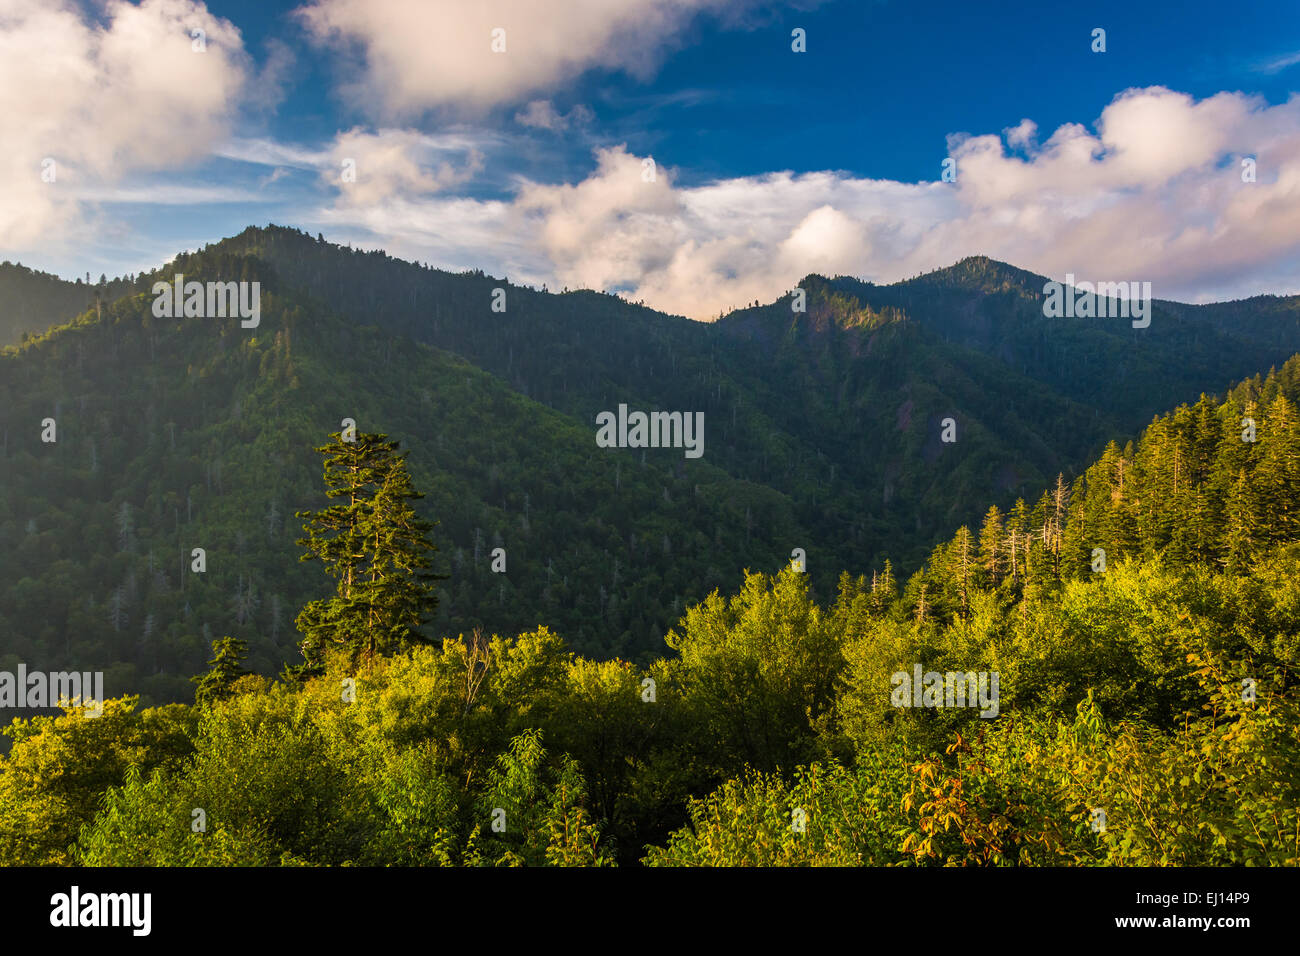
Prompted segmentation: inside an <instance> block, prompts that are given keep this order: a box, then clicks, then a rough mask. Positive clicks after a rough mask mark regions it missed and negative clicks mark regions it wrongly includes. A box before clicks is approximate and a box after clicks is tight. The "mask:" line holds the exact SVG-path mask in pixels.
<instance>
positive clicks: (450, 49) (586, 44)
mask: <svg viewBox="0 0 1300 956" xmlns="http://www.w3.org/2000/svg"><path fill="white" fill-rule="evenodd" d="M759 6H760V3H759V2H758V0H475V2H474V3H463V2H458V0H426V2H423V3H411V2H409V0H311V2H310V3H308V4H306V5H305V6H303V7H301V8H299V10H298V11H297V13H298V16H299V18H300V20H301V22H302V23H303V24H304V25H305V27H306V29H307V31H308V34H309V35H310V36H311V37H312V38H314V39H315V40H316V41H317V42H318V43H321V44H325V45H329V46H331V47H333V48H335V49H337V50H339V51H341V52H351V53H353V54H355V56H356V58H357V59H358V61H359V65H360V68H361V79H360V81H359V82H357V83H355V84H353V85H352V86H350V87H348V88H347V92H348V94H349V95H350V97H351V98H352V100H353V102H354V103H355V104H356V105H357V106H358V107H360V108H362V109H363V110H365V111H366V112H367V113H368V114H369V115H377V116H381V117H383V118H385V119H392V118H398V117H409V116H412V115H417V114H419V113H422V112H423V111H425V110H427V109H429V108H431V107H438V106H455V107H458V108H465V107H473V108H480V109H482V108H486V107H491V106H496V105H498V104H501V103H511V102H515V101H517V100H519V99H521V98H523V97H525V96H527V95H528V94H530V93H533V92H536V91H539V90H546V89H550V88H553V87H555V86H556V85H558V84H561V83H564V82H566V81H569V80H572V79H574V78H575V77H577V76H579V75H580V74H582V73H583V72H585V71H586V70H589V69H593V68H602V67H603V68H606V69H614V70H623V71H625V72H627V73H629V74H632V75H634V76H638V77H645V76H648V75H649V74H650V73H651V71H652V70H653V69H654V68H655V67H656V66H657V65H658V62H659V60H660V58H661V57H662V56H663V55H664V53H665V52H666V51H667V50H669V49H671V48H672V47H673V45H674V44H676V43H679V42H681V41H682V38H683V35H684V33H685V31H686V29H687V27H689V26H690V24H691V23H692V22H693V21H694V19H695V18H696V17H697V16H698V15H700V14H702V13H711V14H715V15H718V16H721V17H725V18H727V19H728V20H729V21H737V20H738V19H739V18H743V17H744V16H746V15H747V14H749V13H750V12H751V11H753V10H755V9H756V8H758V7H759ZM495 30H501V31H504V34H498V38H499V42H498V49H500V48H501V43H502V42H503V43H504V52H494V50H493V31H495Z"/></svg>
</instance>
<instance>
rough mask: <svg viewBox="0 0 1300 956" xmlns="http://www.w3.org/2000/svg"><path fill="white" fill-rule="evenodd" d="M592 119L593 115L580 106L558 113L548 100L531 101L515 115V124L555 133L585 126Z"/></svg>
mask: <svg viewBox="0 0 1300 956" xmlns="http://www.w3.org/2000/svg"><path fill="white" fill-rule="evenodd" d="M594 119H595V114H594V113H593V112H592V111H591V110H590V109H588V108H587V107H585V106H583V105H581V104H579V105H577V106H575V107H574V108H573V109H571V110H569V112H568V113H560V112H558V111H557V110H556V109H555V105H554V104H553V103H551V101H550V100H533V101H532V102H531V103H529V104H528V105H527V106H526V107H524V108H523V109H522V110H520V111H519V112H518V113H516V114H515V122H516V123H519V124H520V125H521V126H531V127H533V128H535V129H546V130H552V131H557V132H558V131H559V130H565V129H568V128H569V127H570V126H585V125H586V124H588V123H590V122H591V121H592V120H594Z"/></svg>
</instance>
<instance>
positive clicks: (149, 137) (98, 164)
mask: <svg viewBox="0 0 1300 956" xmlns="http://www.w3.org/2000/svg"><path fill="white" fill-rule="evenodd" d="M193 30H202V31H203V32H204V35H205V42H206V50H205V51H204V52H194V50H193V48H192V31H193ZM249 73H250V62H249V58H248V56H247V55H246V53H245V52H244V49H243V43H242V39H241V37H240V34H239V31H238V30H237V29H235V27H234V26H232V25H231V24H230V23H229V22H228V21H226V20H223V19H219V18H217V17H214V16H213V15H212V14H210V13H209V12H208V11H207V9H206V7H204V6H203V4H201V3H195V2H192V0H143V2H142V3H140V4H139V5H135V4H131V3H126V2H123V0H109V2H108V3H106V4H104V5H103V8H102V13H101V14H100V15H99V16H96V17H95V18H93V19H92V18H90V17H88V16H87V15H86V14H85V13H84V11H83V10H82V8H81V7H80V6H78V5H77V4H76V3H75V2H73V0H0V143H3V147H0V237H2V238H0V243H3V245H4V247H5V248H21V247H23V246H25V245H27V244H30V243H34V242H36V241H38V240H39V241H42V242H45V243H50V242H57V241H59V240H60V239H65V238H67V237H70V236H72V235H76V234H82V233H84V232H85V231H86V229H87V228H88V226H87V221H86V220H87V217H91V216H93V214H94V210H93V209H91V208H88V207H87V206H86V205H85V200H86V199H87V198H88V197H90V196H92V195H93V194H94V193H95V191H96V190H104V189H107V188H108V187H110V186H111V185H112V184H114V183H116V182H119V181H120V180H122V179H123V178H124V177H125V176H127V175H128V174H130V173H133V172H137V171H143V170H157V169H167V168H173V167H176V166H178V165H181V164H184V163H187V162H189V161H192V160H195V159H198V158H201V157H203V156H205V155H206V154H207V153H208V152H209V151H210V150H211V148H212V146H213V144H214V143H216V142H218V141H219V140H220V139H221V138H223V137H224V136H226V135H227V130H228V126H229V123H230V121H231V118H232V114H233V111H234V108H235V106H236V103H237V100H238V99H239V97H240V95H241V93H242V92H243V90H244V88H245V84H246V81H247V79H248V76H249ZM47 159H48V160H52V161H53V163H54V165H53V166H52V167H50V166H49V165H48V164H45V163H44V161H45V160H47ZM43 169H52V170H53V173H54V177H53V179H54V181H53V182H46V181H43V180H42V171H43Z"/></svg>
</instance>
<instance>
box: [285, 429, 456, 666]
mask: <svg viewBox="0 0 1300 956" xmlns="http://www.w3.org/2000/svg"><path fill="white" fill-rule="evenodd" d="M330 437H331V438H333V439H334V441H333V442H332V443H330V444H328V445H324V446H322V447H320V448H317V449H316V451H317V452H319V453H320V454H321V455H323V456H324V457H325V486H326V492H325V494H326V497H327V498H330V499H333V500H334V501H335V503H334V504H331V505H329V506H327V507H325V508H323V509H321V510H319V511H314V512H313V511H303V512H298V513H297V516H298V517H300V518H307V519H308V521H307V523H306V524H304V525H303V530H304V531H305V532H306V533H307V537H306V538H303V539H300V540H299V542H298V544H299V545H301V546H302V547H305V548H306V549H307V553H306V554H304V555H303V556H302V558H301V560H303V561H310V560H320V561H321V563H322V564H323V565H324V566H325V570H326V573H328V574H329V575H330V576H331V577H332V578H333V579H334V582H335V593H334V595H333V596H332V597H329V598H324V599H321V600H317V601H312V602H311V603H309V604H308V605H307V606H306V607H305V608H303V610H302V613H300V614H299V615H298V618H297V625H298V629H299V630H300V631H301V632H302V633H303V636H304V637H303V641H302V644H301V645H300V646H301V650H302V655H303V658H304V659H305V660H306V667H305V671H306V672H307V673H312V672H314V671H316V670H317V669H318V668H319V666H320V664H321V663H322V660H323V657H324V652H325V650H326V649H327V648H329V647H341V648H345V649H347V650H348V651H349V653H350V654H351V655H352V658H353V660H354V661H355V660H356V659H357V658H358V657H359V656H360V655H361V654H363V653H364V654H365V655H367V656H373V655H374V654H375V652H376V651H381V652H382V651H386V650H389V649H391V648H393V647H396V646H400V645H402V644H404V643H410V642H416V643H421V642H425V641H426V638H425V637H424V636H423V635H422V634H421V633H420V628H421V626H422V625H423V624H424V623H425V622H426V621H427V620H428V618H429V617H430V616H431V615H432V614H433V612H434V611H435V610H436V609H437V605H438V598H437V593H436V591H435V590H434V587H433V584H432V582H433V581H435V580H440V579H441V578H442V577H444V576H442V575H435V574H432V573H430V572H429V571H428V569H429V567H430V566H431V565H430V554H431V552H434V551H436V550H437V548H436V547H435V546H434V545H433V543H432V542H431V541H430V540H429V537H428V535H429V532H430V531H432V530H433V528H434V527H435V524H433V523H432V522H428V521H425V520H424V519H422V518H420V517H419V516H418V515H417V514H416V513H415V511H414V509H413V508H412V507H411V504H410V502H411V501H414V500H417V499H419V498H421V497H423V495H421V494H419V493H418V492H416V491H415V489H414V487H413V485H412V483H411V477H410V474H409V472H408V471H407V467H406V455H405V454H402V453H399V452H398V447H399V443H398V442H396V441H390V440H389V439H388V436H386V435H381V434H368V433H358V434H357V435H356V436H355V437H354V439H352V440H348V441H344V440H343V437H342V435H341V433H339V432H335V433H334V434H333V435H331V436H330Z"/></svg>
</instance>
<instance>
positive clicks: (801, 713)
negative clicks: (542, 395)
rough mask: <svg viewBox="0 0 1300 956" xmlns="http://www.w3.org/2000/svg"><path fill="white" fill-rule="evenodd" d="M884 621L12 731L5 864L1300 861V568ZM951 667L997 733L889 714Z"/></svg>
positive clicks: (504, 650) (264, 688)
mask: <svg viewBox="0 0 1300 956" xmlns="http://www.w3.org/2000/svg"><path fill="white" fill-rule="evenodd" d="M1265 583H1267V584H1268V585H1269V586H1270V588H1271V590H1270V593H1271V599H1270V600H1269V601H1267V602H1260V601H1259V600H1258V596H1259V594H1260V591H1261V587H1262V586H1263V585H1264V584H1265ZM879 597H880V595H879V593H876V594H873V593H871V592H870V591H865V590H862V589H860V588H859V582H852V581H846V586H845V589H844V590H843V592H842V593H841V595H840V597H839V599H838V601H837V602H836V603H835V604H834V605H833V606H831V607H821V606H819V605H818V604H817V603H816V602H815V601H814V600H812V599H811V597H810V596H809V594H808V590H807V586H806V579H805V578H804V577H803V576H801V575H799V574H797V573H795V572H793V571H787V572H784V573H783V574H781V575H780V576H778V577H777V578H775V579H773V578H767V577H765V576H762V575H752V576H750V577H749V578H748V579H747V581H746V583H745V586H744V588H743V589H742V591H741V593H740V594H738V595H737V596H735V597H733V598H731V599H729V600H724V599H722V598H720V597H712V598H710V599H709V600H708V601H706V602H704V603H703V604H701V605H698V606H696V607H693V608H691V609H690V610H689V611H688V613H687V615H686V617H685V619H684V622H683V626H682V628H681V629H680V631H677V632H675V633H674V634H673V635H672V637H671V640H672V642H673V644H674V645H675V646H676V647H677V648H678V649H679V650H680V651H681V656H680V657H679V658H676V659H673V660H664V661H660V662H658V663H656V664H655V665H653V666H652V667H650V668H649V669H647V670H646V671H645V672H642V671H640V670H637V669H634V668H633V667H632V666H631V665H628V664H626V663H623V662H619V661H608V662H594V661H590V660H585V659H582V658H580V657H576V656H574V655H572V654H571V653H569V652H567V651H565V649H564V647H563V644H562V642H561V641H560V640H559V638H557V637H556V636H555V635H553V634H551V633H549V632H547V631H546V630H545V629H542V630H538V631H536V632H533V633H529V634H523V635H520V636H518V637H516V638H513V639H502V638H495V639H493V640H491V641H487V640H482V639H475V638H471V639H469V640H455V641H447V642H445V643H444V644H443V646H442V647H441V648H432V647H421V648H416V649H414V650H412V651H410V652H408V653H406V654H402V655H397V656H394V657H391V658H376V659H375V661H374V662H373V663H372V664H371V665H370V666H368V667H366V666H365V665H363V666H362V668H361V669H360V670H358V671H357V672H356V673H355V674H352V673H350V672H349V670H348V668H347V667H346V666H345V662H344V661H343V660H342V659H341V658H340V659H339V660H338V661H336V662H335V663H334V665H333V666H331V667H330V668H329V669H328V671H327V672H326V673H325V674H324V675H322V676H320V677H317V678H314V679H311V680H309V681H307V682H306V683H303V684H297V683H294V682H274V683H273V682H269V681H267V680H266V679H265V678H262V677H257V676H243V677H239V678H238V679H237V680H235V681H234V682H233V683H232V684H230V685H228V686H227V687H226V688H224V692H223V693H220V694H212V695H208V697H207V703H205V704H204V705H202V706H196V707H188V706H185V705H180V704H175V705H169V706H166V707H162V708H155V709H149V710H144V711H141V712H136V711H135V709H134V707H133V704H134V701H133V700H131V699H129V698H126V699H117V700H112V701H109V702H108V704H107V706H106V709H105V712H104V715H103V716H102V717H99V718H88V717H86V716H85V715H84V714H83V713H82V712H80V711H78V710H76V709H72V710H70V711H69V712H68V713H66V714H65V715H63V716H58V717H42V718H36V719H34V720H32V721H30V722H15V723H14V724H13V725H11V727H10V728H9V730H8V733H9V734H10V736H12V737H13V738H14V741H15V743H14V747H13V751H12V753H11V754H10V756H9V758H8V759H7V760H6V761H5V763H4V765H3V773H0V858H2V859H3V860H4V861H5V862H7V863H11V864H42V863H85V864H93V865H103V864H120V865H126V864H136V865H187V864H249V865H267V864H277V863H283V864H290V863H294V864H343V863H355V864H398V865H434V864H438V865H457V864H465V865H478V864H510V863H526V864H560V865H592V864H600V863H608V862H614V861H618V862H624V863H628V862H634V861H636V860H637V859H639V858H644V860H645V861H646V862H648V863H651V864H751V865H763V864H803V863H812V864H848V863H869V864H900V863H945V862H961V863H1022V864H1066V863H1069V864H1075V863H1080V864H1092V863H1125V864H1225V863H1245V864H1251V863H1256V864H1296V863H1300V829H1298V828H1300V817H1298V816H1297V806H1300V748H1297V746H1296V741H1297V739H1298V737H1300V710H1298V709H1297V699H1296V692H1295V684H1294V679H1293V672H1292V667H1293V665H1294V659H1293V656H1294V655H1293V652H1290V653H1289V655H1288V656H1290V657H1291V658H1292V659H1289V660H1285V661H1282V660H1279V659H1278V657H1277V655H1275V654H1274V653H1272V652H1271V651H1267V650H1263V651H1261V650H1255V649H1254V646H1255V645H1260V646H1263V645H1267V644H1269V640H1268V638H1269V636H1270V635H1274V634H1279V633H1288V632H1289V633H1292V634H1293V633H1294V632H1295V615H1296V613H1297V609H1300V550H1298V549H1296V548H1295V547H1291V548H1288V549H1283V550H1280V551H1277V552H1275V553H1273V554H1271V555H1269V556H1268V557H1267V558H1265V559H1264V560H1263V561H1261V562H1260V564H1259V566H1258V568H1257V572H1256V573H1253V574H1251V575H1247V576H1240V575H1230V574H1227V573H1223V572H1218V573H1216V572H1211V571H1198V572H1195V573H1189V574H1186V575H1178V574H1174V573H1172V572H1170V571H1168V570H1166V569H1164V568H1162V567H1161V566H1160V565H1159V564H1158V563H1156V562H1150V563H1139V562H1121V563H1120V564H1119V565H1118V566H1116V567H1114V568H1112V569H1111V570H1109V571H1108V572H1107V573H1106V574H1105V575H1104V576H1100V575H1099V576H1098V579H1097V580H1095V581H1078V582H1070V583H1068V584H1066V585H1064V586H1063V587H1062V589H1061V590H1060V593H1059V594H1058V595H1057V596H1056V599H1055V600H1053V601H1051V602H1043V603H1038V602H1035V603H1033V604H1032V606H1030V607H1029V610H1028V612H1027V616H1026V617H1022V614H1021V612H1020V611H1018V610H1017V611H1011V612H1009V613H1002V614H998V613H994V612H990V611H989V610H988V608H987V606H986V605H984V604H983V603H982V602H981V607H982V609H981V610H980V611H978V612H977V613H976V614H975V615H974V616H973V617H972V621H971V622H970V624H969V625H957V624H954V625H951V626H930V625H927V624H921V625H918V624H917V622H916V621H915V620H914V618H909V617H907V616H906V615H905V614H904V613H903V608H902V607H901V604H902V599H899V600H898V601H895V602H894V603H893V604H890V605H888V606H884V607H881V608H878V605H877V602H876V600H875V599H877V598H879ZM1048 626H1050V628H1051V640H1050V641H1048V640H1044V639H1043V638H1042V637H1041V635H1042V634H1043V629H1044V628H1045V627H1048ZM1272 646H1273V647H1275V648H1276V647H1277V646H1278V645H1276V644H1273V645H1272ZM958 660H960V661H962V662H963V663H962V664H961V665H952V666H961V667H963V668H968V669H972V670H984V669H998V670H1000V672H1001V673H1002V675H1003V677H1002V684H1001V686H1002V688H1003V692H1002V693H1003V696H1002V702H1001V704H1002V706H1001V713H1000V715H999V716H998V717H997V718H996V719H984V718H981V717H979V716H978V711H975V710H957V709H948V710H943V709H920V710H911V709H908V710H897V709H893V708H891V707H890V701H889V691H890V682H889V675H890V674H891V673H892V672H894V671H895V670H898V669H908V668H910V666H911V662H912V661H920V662H923V663H924V665H925V666H926V667H927V668H934V669H940V670H942V669H944V668H946V667H948V666H950V664H952V662H955V661H958ZM1247 677H1249V678H1251V679H1253V680H1254V681H1255V682H1256V683H1255V685H1254V694H1253V696H1254V700H1253V701H1250V700H1248V699H1246V698H1247V697H1249V696H1252V695H1247V694H1243V685H1242V680H1243V679H1245V678H1247ZM647 680H653V682H654V683H653V685H651V684H649V683H646V681H647ZM652 689H653V694H652V693H651V690H652ZM651 697H653V699H650V698H651ZM693 795H694V796H697V797H698V798H697V799H692V796H693ZM1098 810H1100V811H1101V812H1102V813H1104V818H1099V816H1098V814H1097V813H1096V811H1098ZM687 811H688V812H689V818H688V817H687ZM1099 819H1103V820H1104V824H1105V826H1104V829H1103V828H1102V827H1101V826H1099V825H1098V820H1099ZM800 821H802V822H803V826H802V827H800V826H799V825H798V824H799V822H800ZM494 823H496V824H497V829H494V826H493V825H494ZM502 827H503V828H504V829H501V828H502ZM652 844H653V845H652ZM648 845H650V846H649V848H648V849H647V846H648Z"/></svg>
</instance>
